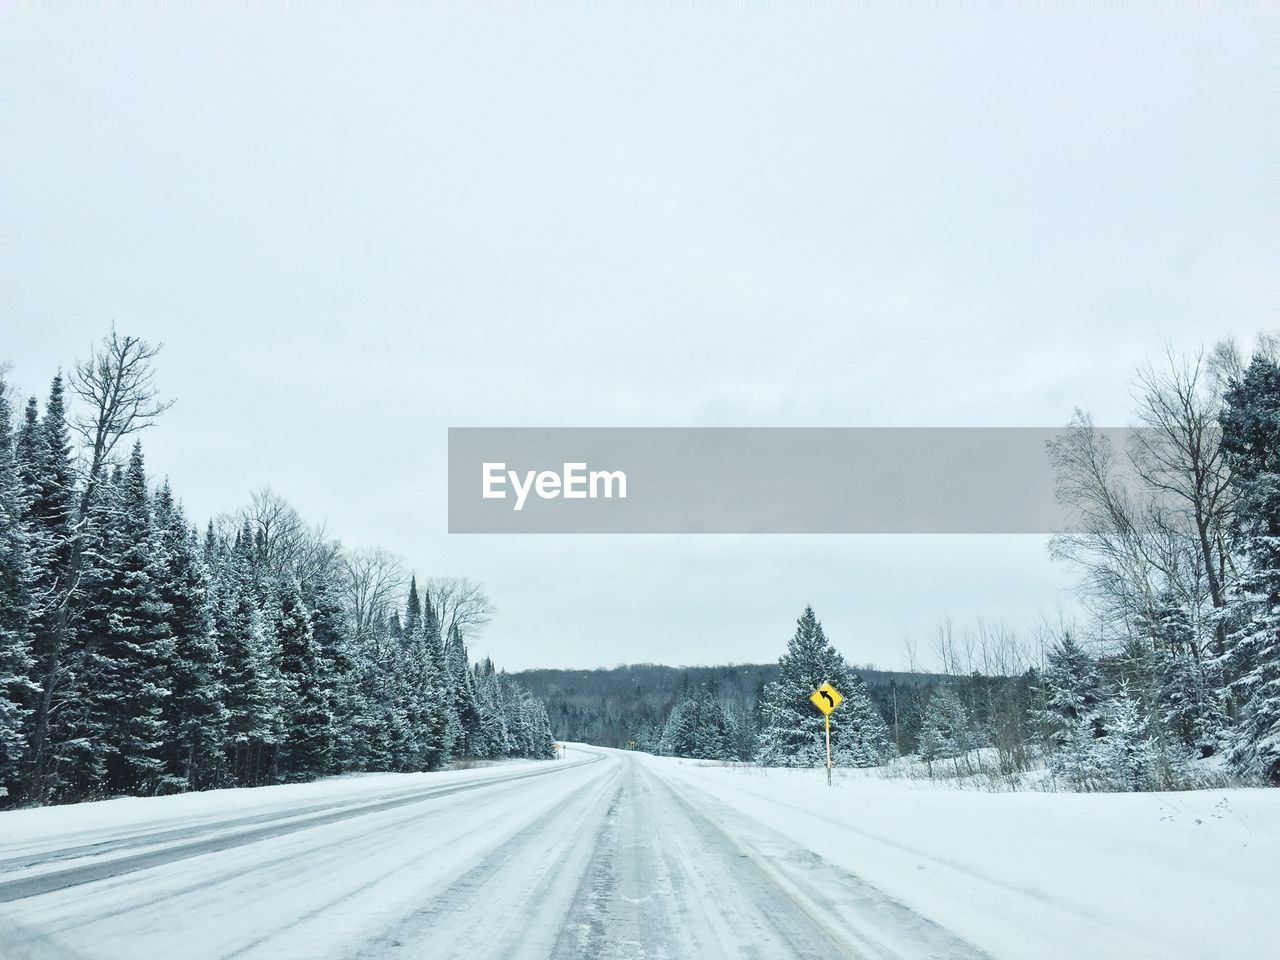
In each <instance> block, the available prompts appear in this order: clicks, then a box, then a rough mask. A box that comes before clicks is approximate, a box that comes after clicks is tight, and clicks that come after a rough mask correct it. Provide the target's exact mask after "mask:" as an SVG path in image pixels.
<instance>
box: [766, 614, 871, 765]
mask: <svg viewBox="0 0 1280 960" xmlns="http://www.w3.org/2000/svg"><path fill="white" fill-rule="evenodd" d="M824 682H825V683H830V684H832V685H833V686H835V688H836V689H837V690H839V691H840V692H841V693H842V694H844V697H845V700H844V703H842V704H841V705H840V707H839V709H837V710H836V711H835V712H834V713H833V714H832V715H831V750H832V756H833V758H834V759H835V762H836V763H838V764H840V765H842V766H860V767H861V766H873V765H875V764H878V763H883V762H884V761H886V760H888V759H890V758H891V757H892V756H893V755H894V753H895V751H894V748H893V741H892V739H891V738H890V736H889V729H888V726H887V725H886V724H885V722H884V718H883V717H881V716H880V712H879V711H878V710H877V709H876V707H875V705H874V704H873V703H872V702H871V700H870V698H869V697H868V696H867V692H866V685H865V684H864V683H863V682H862V680H861V678H859V677H857V676H856V675H855V674H853V673H852V672H850V670H849V669H848V667H847V666H845V662H844V658H843V657H842V656H841V655H840V654H839V653H838V652H837V651H836V649H835V647H833V646H832V645H831V644H830V642H828V640H827V637H826V634H825V633H824V632H823V630H822V624H821V623H819V622H818V618H817V617H816V616H815V615H814V612H813V608H812V607H805V610H804V613H803V614H802V615H801V617H800V619H799V620H798V621H796V631H795V633H794V634H793V635H792V637H791V640H790V641H789V642H788V644H787V652H786V653H785V654H784V655H783V656H782V657H781V658H779V660H778V679H777V680H776V681H774V682H773V683H771V684H769V685H768V686H767V687H766V688H765V693H764V699H763V700H762V701H761V704H760V713H761V727H762V728H761V732H760V741H759V754H758V757H759V759H760V761H761V762H762V763H765V764H769V765H773V766H783V767H813V766H822V765H824V764H825V763H826V745H825V740H824V736H825V735H824V729H823V717H822V714H821V713H819V712H818V711H817V709H815V707H814V706H813V704H812V703H811V702H810V700H809V695H810V694H811V693H813V691H814V690H816V689H817V688H818V687H819V686H820V685H821V684H823V683H824Z"/></svg>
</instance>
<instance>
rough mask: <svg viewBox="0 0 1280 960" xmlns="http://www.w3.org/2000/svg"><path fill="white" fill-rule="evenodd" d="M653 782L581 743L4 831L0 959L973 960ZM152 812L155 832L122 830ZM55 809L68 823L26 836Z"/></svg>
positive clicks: (638, 764) (851, 887)
mask: <svg viewBox="0 0 1280 960" xmlns="http://www.w3.org/2000/svg"><path fill="white" fill-rule="evenodd" d="M663 769H664V768H663V767H662V766H661V765H660V764H653V763H651V762H646V758H641V757H637V756H635V755H632V754H624V753H615V752H612V751H606V750H599V749H596V748H588V747H571V748H570V749H569V750H568V751H567V759H564V760H560V761H556V762H547V763H539V764H518V765H511V766H500V767H489V768H483V769H478V770H472V771H460V772H456V773H450V774H437V775H429V776H421V777H412V778H394V777H370V778H353V779H347V780H336V781H329V782H328V783H323V784H313V785H308V786H307V787H299V788H289V787H285V788H271V789H269V790H265V791H236V793H237V794H242V795H243V797H244V803H245V807H244V809H243V810H237V811H234V812H233V811H228V810H226V809H225V804H224V805H223V808H222V809H221V811H220V812H219V808H218V806H217V805H216V804H215V803H213V802H211V801H210V802H206V803H202V802H201V801H202V800H204V799H205V797H209V798H212V797H216V796H217V795H216V794H210V795H203V796H202V795H194V796H192V797H190V798H185V797H184V798H173V799H174V800H189V801H190V802H189V803H187V804H185V805H181V804H176V803H172V802H168V801H167V800H165V799H162V800H158V801H156V800H120V801H110V802H107V803H105V804H91V805H84V806H83V807H82V808H80V809H76V808H60V810H58V811H32V812H31V814H30V815H29V814H25V813H23V812H18V813H14V814H8V815H0V957H3V958H5V960H17V958H40V960H45V958H95V960H97V958H104V960H105V958H121V960H124V958H128V960H135V958H148V960H168V958H175V960H176V958H182V960H200V958H215V957H238V958H239V957H243V958H273V960H284V958H291V957H292V958H305V960H319V958H328V957H332V958H370V960H374V958H394V957H403V958H415V960H417V958H422V960H436V958H447V957H455V956H457V957H464V956H465V957H468V958H494V960H511V958H524V957H528V958H538V957H556V958H559V957H566V958H567V957H600V958H612V957H618V958H640V957H645V958H649V957H669V958H690V960H692V958H698V960H702V958H711V957H730V958H740V957H759V958H763V960H774V958H779V957H786V956H808V957H819V958H834V957H882V956H889V957H947V958H952V957H954V958H963V957H974V956H982V955H983V954H981V953H980V952H978V951H976V950H974V949H973V948H972V947H970V946H968V945H967V944H965V943H964V942H962V941H960V940H958V939H957V938H955V937H953V936H952V935H950V934H948V933H947V932H946V931H945V930H943V929H941V928H940V927H938V926H936V925H935V924H933V923H931V922H930V921H928V920H926V919H924V918H922V917H920V916H917V915H916V914H913V913H912V912H910V911H909V910H907V909H905V908H904V907H902V906H900V905H898V904H897V903H895V902H894V901H893V900H890V899H889V898H888V897H886V896H884V895H883V894H881V893H879V892H878V891H877V890H875V889H874V888H872V887H870V886H868V885H866V884H865V883H862V882H861V881H859V880H858V879H857V877H855V876H853V875H852V874H849V873H846V872H844V871H841V870H838V869H835V868H834V867H832V866H831V865H830V864H827V863H824V862H823V861H822V860H821V859H820V858H819V857H818V856H817V855H815V854H814V853H812V852H810V851H808V850H805V849H803V848H801V847H799V846H796V845H794V844H792V843H789V842H787V841H785V840H783V839H782V838H781V837H780V836H779V835H778V834H776V833H774V832H773V831H772V830H770V829H768V828H767V827H764V826H763V825H761V824H759V823H753V822H752V821H748V820H745V819H742V818H739V817H737V816H735V815H732V814H731V813H730V812H729V811H728V810H727V809H726V808H723V807H722V806H721V805H720V804H718V803H717V802H716V801H714V800H712V799H711V798H709V797H708V796H706V795H705V794H702V793H701V792H699V791H697V790H696V788H692V787H690V786H688V785H687V784H685V783H682V782H680V781H678V780H675V779H670V778H667V777H664V776H662V771H663ZM406 780H407V781H408V784H410V785H406V784H405V781H406ZM362 782H367V783H368V784H369V785H370V787H369V788H368V789H364V790H361V789H359V788H360V786H361V785H362ZM392 785H394V786H392ZM325 787H328V788H330V791H329V792H326V790H325V789H324V788H325ZM291 793H292V794H296V795H297V796H296V799H292V800H290V799H286V798H290V797H291ZM255 794H258V795H261V796H262V799H261V800H259V799H258V798H257V797H255V796H254V795H255ZM222 796H223V797H226V796H227V794H226V793H224V794H222ZM148 803H149V804H153V805H155V809H156V810H157V811H160V810H163V815H162V816H163V818H161V817H160V816H157V818H156V819H154V821H153V822H150V823H146V822H140V821H139V820H138V818H137V817H136V815H135V816H131V815H130V814H131V813H136V811H137V809H138V805H139V804H148ZM182 806H186V807H189V808H191V813H190V815H189V816H185V817H184V816H182V815H181V814H179V813H177V812H176V811H177V810H179V809H180V808H181V807H182ZM113 807H120V808H122V809H123V811H124V812H123V813H119V814H117V815H116V816H115V817H113V816H112V814H113V811H112V808H113ZM62 811H67V812H68V813H70V814H73V815H72V816H71V817H70V818H68V817H63V818H61V819H63V820H67V819H70V821H71V822H72V823H73V824H74V826H73V827H71V828H70V829H62V830H59V831H57V832H52V831H45V832H41V831H40V830H39V829H35V828H38V827H39V826H40V825H41V821H40V819H39V818H38V815H40V814H47V813H50V812H58V813H61V812H62ZM74 814H80V816H74ZM32 815H35V816H32ZM24 817H27V818H29V819H30V820H31V821H32V824H33V829H31V830H30V831H26V832H25V835H24V832H23V831H22V827H23V822H22V821H23V819H24Z"/></svg>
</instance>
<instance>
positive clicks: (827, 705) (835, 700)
mask: <svg viewBox="0 0 1280 960" xmlns="http://www.w3.org/2000/svg"><path fill="white" fill-rule="evenodd" d="M809 699H810V700H812V701H813V705H814V706H815V707H817V708H818V709H819V710H821V711H822V712H823V713H824V714H830V713H831V711H832V710H834V709H835V708H836V707H838V706H840V702H841V701H842V700H844V697H843V696H842V695H841V693H840V691H839V690H837V689H836V688H835V687H833V686H832V685H831V684H829V683H824V684H823V685H822V686H820V687H819V688H818V689H817V690H815V691H813V693H811V694H809Z"/></svg>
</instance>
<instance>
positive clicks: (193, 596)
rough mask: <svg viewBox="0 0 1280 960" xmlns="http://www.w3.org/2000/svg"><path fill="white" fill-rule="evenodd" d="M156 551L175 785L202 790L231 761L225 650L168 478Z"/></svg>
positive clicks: (165, 714)
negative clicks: (226, 748)
mask: <svg viewBox="0 0 1280 960" xmlns="http://www.w3.org/2000/svg"><path fill="white" fill-rule="evenodd" d="M151 555H152V566H153V569H154V580H155V587H156V593H157V598H156V599H157V602H158V604H159V607H158V612H159V619H160V625H161V630H162V633H163V634H164V635H165V636H166V637H167V638H168V640H169V642H170V644H171V645H172V652H171V656H170V659H169V664H168V684H169V688H170V695H169V697H168V698H167V699H166V700H165V702H164V708H163V710H162V718H163V722H164V730H165V772H166V778H167V783H168V784H170V785H171V786H173V787H174V788H176V789H184V790H200V789H203V788H205V787H210V786H215V785H216V784H217V783H218V782H219V780H220V778H221V772H222V766H223V756H222V746H223V742H224V740H225V738H226V708H225V706H224V703H223V700H224V690H223V686H222V676H221V651H220V650H219V649H218V640H217V635H216V632H215V630H214V623H213V615H212V609H211V598H210V589H209V582H208V572H207V569H206V567H205V564H204V562H203V561H202V560H201V558H200V554H199V549H198V547H197V545H196V536H195V532H194V531H193V530H191V529H190V528H189V527H188V526H187V522H186V518H185V516H184V515H183V512H182V507H181V505H179V504H177V503H175V502H174V499H173V492H172V490H171V489H170V487H169V483H168V481H166V482H165V483H164V484H163V485H162V486H161V487H160V489H159V491H158V492H157V493H156V498H155V517H154V532H153V535H152V551H151Z"/></svg>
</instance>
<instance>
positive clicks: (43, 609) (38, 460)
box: [15, 375, 79, 801]
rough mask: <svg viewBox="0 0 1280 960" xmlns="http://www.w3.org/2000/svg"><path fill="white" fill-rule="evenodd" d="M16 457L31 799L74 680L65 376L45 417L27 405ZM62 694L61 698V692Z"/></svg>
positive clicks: (43, 779)
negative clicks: (28, 653) (26, 571)
mask: <svg viewBox="0 0 1280 960" xmlns="http://www.w3.org/2000/svg"><path fill="white" fill-rule="evenodd" d="M15 459H16V462H17V466H18V475H19V480H20V483H21V486H22V491H23V498H22V501H21V503H22V505H23V507H24V515H23V520H24V522H25V525H26V529H27V533H28V537H29V540H28V543H29V556H30V560H31V571H32V583H31V592H32V596H33V597H35V598H37V600H38V602H37V604H36V606H35V607H34V616H33V617H32V620H31V630H32V659H33V661H34V664H33V669H32V677H31V679H32V695H31V700H30V701H29V703H28V705H27V706H28V709H29V713H30V721H29V723H30V731H29V734H28V754H29V756H30V762H29V764H28V771H27V774H28V776H27V795H28V799H32V800H35V801H42V800H44V799H45V797H46V796H47V795H48V790H49V787H50V779H49V778H50V774H51V767H52V765H53V750H52V749H51V736H50V721H51V717H52V714H53V708H54V704H55V702H56V701H57V700H58V699H59V698H60V697H62V696H63V694H64V690H63V688H64V687H65V685H66V684H67V683H69V681H70V679H71V667H70V666H69V664H68V662H67V661H68V660H69V659H70V656H71V651H70V650H69V649H68V648H69V647H70V646H71V645H72V641H71V638H70V637H69V635H68V633H69V625H70V621H71V609H70V607H71V603H72V591H73V589H74V587H75V586H76V584H77V583H78V580H79V577H78V572H77V570H76V569H75V567H76V560H77V557H78V552H79V551H78V545H77V539H76V519H77V518H76V511H75V496H76V494H75V471H74V469H73V467H72V462H71V439H70V435H69V433H68V429H67V419H66V405H65V398H64V391H63V381H62V376H61V375H58V376H56V377H54V378H53V382H52V384H51V385H50V388H49V399H48V401H47V403H46V404H45V412H44V417H43V419H41V418H40V417H39V413H38V408H37V405H36V401H35V399H34V398H32V399H31V400H30V401H29V402H28V403H27V407H26V416H25V419H24V421H23V424H22V427H21V428H20V430H19V431H18V439H17V443H16V445H15ZM64 699H65V697H64Z"/></svg>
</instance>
